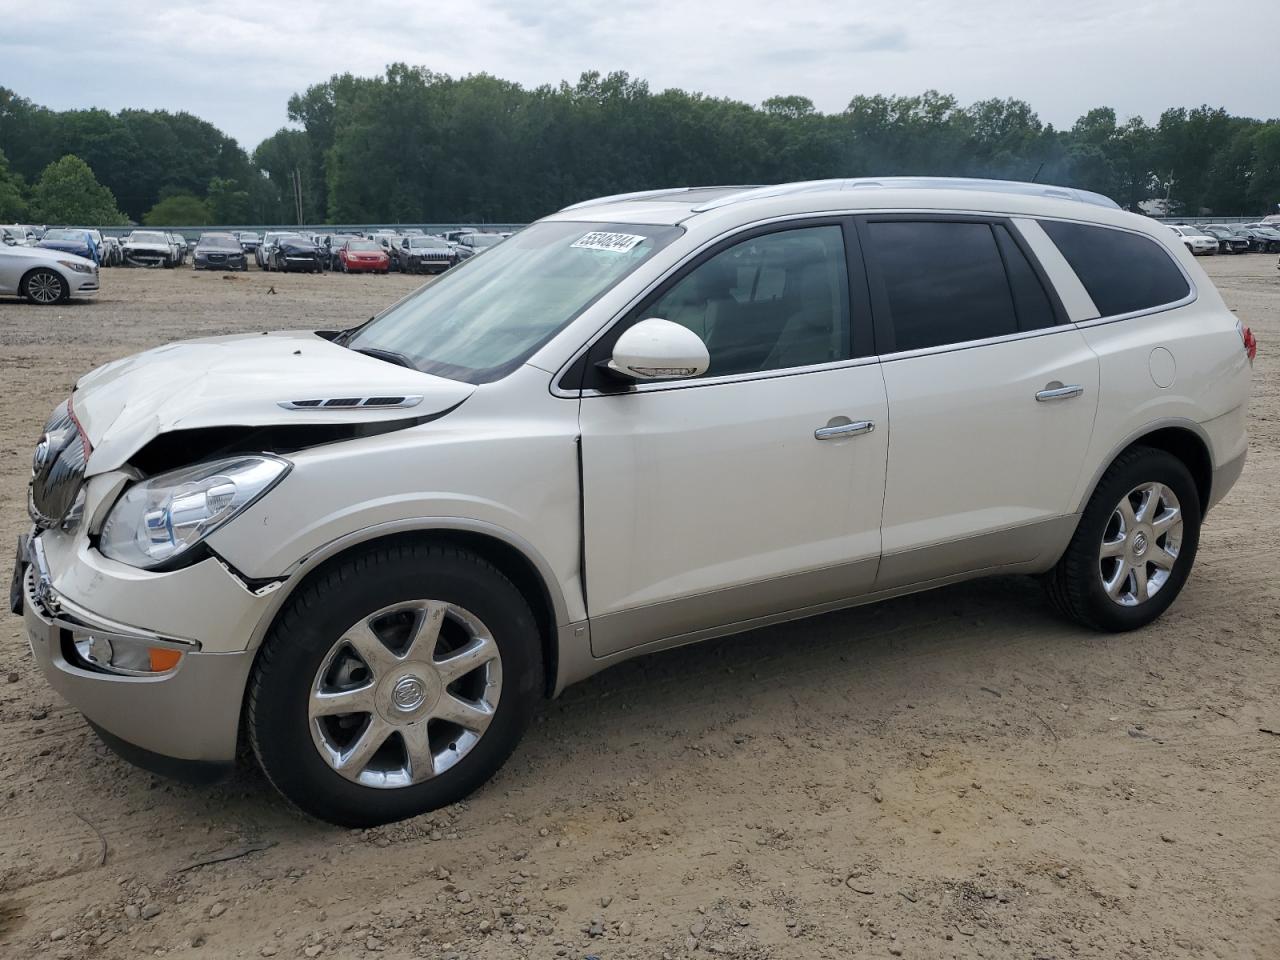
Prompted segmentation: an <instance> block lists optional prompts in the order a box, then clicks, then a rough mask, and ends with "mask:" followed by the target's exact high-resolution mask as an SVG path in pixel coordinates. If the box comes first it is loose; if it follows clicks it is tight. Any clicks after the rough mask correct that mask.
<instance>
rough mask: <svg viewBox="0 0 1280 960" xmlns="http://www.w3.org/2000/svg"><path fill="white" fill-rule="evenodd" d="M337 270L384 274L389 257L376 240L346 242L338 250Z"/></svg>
mask: <svg viewBox="0 0 1280 960" xmlns="http://www.w3.org/2000/svg"><path fill="white" fill-rule="evenodd" d="M338 269H339V270H341V271H342V272H343V273H386V272H387V271H389V270H390V269H391V257H390V256H388V255H387V251H385V250H383V249H382V245H381V244H380V243H378V242H377V241H376V240H348V241H347V242H346V243H344V244H343V245H342V246H341V247H339V248H338Z"/></svg>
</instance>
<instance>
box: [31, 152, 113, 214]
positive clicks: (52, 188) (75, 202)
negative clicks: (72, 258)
mask: <svg viewBox="0 0 1280 960" xmlns="http://www.w3.org/2000/svg"><path fill="white" fill-rule="evenodd" d="M31 215H32V216H33V217H34V218H35V219H37V220H43V221H46V222H48V223H75V224H86V225H89V224H91V225H93V226H119V225H121V224H124V223H127V222H128V221H127V220H126V219H125V217H124V215H123V214H122V213H121V212H120V211H119V209H117V207H116V198H115V197H114V196H113V195H112V193H111V191H110V190H108V189H107V188H106V187H104V186H103V185H102V184H100V183H99V182H98V180H97V178H96V177H95V176H94V175H93V171H92V170H91V169H89V165H88V164H87V163H85V162H84V161H83V160H81V159H80V158H79V157H77V156H75V155H73V154H67V155H66V156H65V157H63V158H62V159H60V160H55V161H54V162H53V163H51V164H49V165H48V166H47V167H45V168H44V172H43V173H41V174H40V179H39V180H38V181H36V185H35V186H34V187H32V188H31Z"/></svg>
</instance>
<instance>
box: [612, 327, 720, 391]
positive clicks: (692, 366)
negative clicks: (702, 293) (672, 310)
mask: <svg viewBox="0 0 1280 960" xmlns="http://www.w3.org/2000/svg"><path fill="white" fill-rule="evenodd" d="M709 366H711V356H710V354H708V353H707V345H706V344H705V343H703V342H702V338H701V337H700V336H698V335H697V334H696V333H694V332H693V331H692V330H690V329H689V328H688V327H682V326H680V324H678V323H672V322H671V321H670V320H663V319H661V318H659V317H650V318H649V319H647V320H641V321H640V322H639V323H637V324H636V325H635V326H633V327H631V328H630V329H629V330H627V331H626V332H625V333H623V334H622V336H620V337H618V342H617V343H615V344H614V345H613V357H612V358H611V359H610V360H609V363H608V367H609V369H610V370H612V371H613V372H614V373H616V374H619V375H621V376H623V377H627V378H628V379H631V380H677V379H682V378H684V377H697V376H701V375H702V374H704V373H706V372H707V368H708V367H709Z"/></svg>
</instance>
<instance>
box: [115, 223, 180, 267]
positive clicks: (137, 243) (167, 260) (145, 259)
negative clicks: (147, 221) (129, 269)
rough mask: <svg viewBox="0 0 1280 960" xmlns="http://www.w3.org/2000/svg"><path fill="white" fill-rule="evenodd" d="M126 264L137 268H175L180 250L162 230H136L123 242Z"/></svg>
mask: <svg viewBox="0 0 1280 960" xmlns="http://www.w3.org/2000/svg"><path fill="white" fill-rule="evenodd" d="M120 246H121V249H122V250H123V251H124V262H125V263H126V264H129V265H130V266H137V267H175V266H177V265H178V248H177V246H176V245H175V244H174V242H173V239H172V238H171V237H170V236H169V234H167V233H165V232H163V231H160V230H134V231H133V232H132V233H131V234H129V235H128V236H127V237H125V238H124V240H123V241H121V244H120Z"/></svg>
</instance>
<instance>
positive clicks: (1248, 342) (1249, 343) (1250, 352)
mask: <svg viewBox="0 0 1280 960" xmlns="http://www.w3.org/2000/svg"><path fill="white" fill-rule="evenodd" d="M1236 332H1237V333H1239V334H1240V342H1241V343H1243V344H1244V352H1245V354H1246V356H1248V358H1249V362H1250V363H1253V361H1254V358H1255V357H1257V355H1258V338H1257V337H1255V336H1254V335H1253V331H1252V330H1250V329H1249V328H1248V327H1246V326H1245V325H1244V324H1242V323H1241V322H1240V321H1239V320H1237V321H1236Z"/></svg>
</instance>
